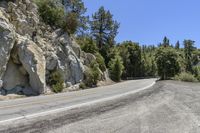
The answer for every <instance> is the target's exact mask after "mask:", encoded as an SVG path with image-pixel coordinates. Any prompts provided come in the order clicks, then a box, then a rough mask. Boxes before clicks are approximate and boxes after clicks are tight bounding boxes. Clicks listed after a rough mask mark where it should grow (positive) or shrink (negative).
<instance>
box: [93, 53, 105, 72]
mask: <svg viewBox="0 0 200 133" xmlns="http://www.w3.org/2000/svg"><path fill="white" fill-rule="evenodd" d="M95 56H96V61H97V63H98V64H99V68H100V70H101V71H102V72H105V71H106V64H105V61H104V58H103V57H102V56H101V54H100V53H96V54H95Z"/></svg>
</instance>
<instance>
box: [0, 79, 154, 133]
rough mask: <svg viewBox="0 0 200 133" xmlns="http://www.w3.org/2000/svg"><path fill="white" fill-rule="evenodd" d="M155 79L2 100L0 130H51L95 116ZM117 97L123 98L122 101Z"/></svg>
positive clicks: (142, 88) (113, 106) (145, 87)
mask: <svg viewBox="0 0 200 133" xmlns="http://www.w3.org/2000/svg"><path fill="white" fill-rule="evenodd" d="M155 80H156V79H143V80H133V81H126V82H122V83H119V84H115V85H110V86H104V87H99V88H93V89H89V90H83V91H78V92H71V93H63V94H57V95H49V96H38V97H30V98H23V99H16V100H9V101H2V102H0V132H2V133H3V132H5V133H9V132H10V133H14V132H16V133H17V132H19V133H23V132H47V131H53V130H55V129H58V128H61V126H63V125H65V124H70V123H72V122H75V121H80V120H83V119H85V118H86V117H87V118H89V117H92V116H96V112H98V111H99V114H102V113H104V112H107V111H109V110H113V109H115V108H119V107H121V106H122V105H123V103H126V102H124V101H123V100H126V101H127V100H128V99H129V98H128V96H129V95H131V94H132V95H136V94H137V93H140V92H141V91H145V90H147V89H148V88H149V87H151V86H152V85H153V84H154V83H155ZM138 96H139V95H138ZM136 97H137V95H136ZM120 98H125V99H123V100H122V101H121V100H120ZM127 98H128V99H127ZM117 102H118V103H117ZM58 132H59V131H58ZM64 132H65V131H64ZM70 133H71V132H70Z"/></svg>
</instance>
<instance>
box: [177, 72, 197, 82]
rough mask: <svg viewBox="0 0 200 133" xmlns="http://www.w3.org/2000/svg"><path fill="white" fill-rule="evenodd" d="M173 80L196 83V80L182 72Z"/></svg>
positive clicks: (189, 74)
mask: <svg viewBox="0 0 200 133" xmlns="http://www.w3.org/2000/svg"><path fill="white" fill-rule="evenodd" d="M174 79H175V80H179V81H185V82H197V81H198V80H197V79H196V78H195V77H194V75H192V74H191V73H186V72H182V73H180V74H178V75H176V76H175V78H174Z"/></svg>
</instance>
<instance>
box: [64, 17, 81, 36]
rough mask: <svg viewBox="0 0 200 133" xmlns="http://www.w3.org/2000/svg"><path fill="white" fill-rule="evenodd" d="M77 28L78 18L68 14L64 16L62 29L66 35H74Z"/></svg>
mask: <svg viewBox="0 0 200 133" xmlns="http://www.w3.org/2000/svg"><path fill="white" fill-rule="evenodd" d="M77 28H78V17H77V15H76V14H75V13H68V14H67V15H66V16H65V22H64V24H63V29H64V31H66V32H67V33H68V34H74V33H75V32H76V31H77Z"/></svg>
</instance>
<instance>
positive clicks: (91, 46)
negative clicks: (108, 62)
mask: <svg viewBox="0 0 200 133" xmlns="http://www.w3.org/2000/svg"><path fill="white" fill-rule="evenodd" d="M78 43H79V45H80V46H81V49H82V50H83V51H84V52H86V53H91V54H96V53H97V52H98V48H97V46H96V43H95V42H94V41H93V39H92V38H89V37H82V38H78Z"/></svg>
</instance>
